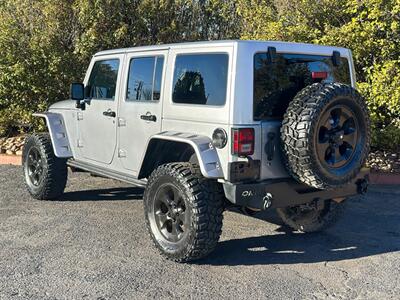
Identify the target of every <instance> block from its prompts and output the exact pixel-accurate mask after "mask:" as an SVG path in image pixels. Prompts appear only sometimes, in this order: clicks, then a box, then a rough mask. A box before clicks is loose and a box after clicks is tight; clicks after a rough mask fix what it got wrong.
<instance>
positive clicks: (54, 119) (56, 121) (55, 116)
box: [33, 112, 73, 158]
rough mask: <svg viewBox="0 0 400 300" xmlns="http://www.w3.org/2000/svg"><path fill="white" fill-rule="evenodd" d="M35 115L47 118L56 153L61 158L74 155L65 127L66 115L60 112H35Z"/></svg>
mask: <svg viewBox="0 0 400 300" xmlns="http://www.w3.org/2000/svg"><path fill="white" fill-rule="evenodd" d="M33 116H35V117H39V118H43V119H45V120H46V125H47V128H48V129H49V133H50V138H51V143H52V145H53V150H54V155H55V156H57V157H60V158H69V157H72V156H73V155H72V150H71V146H70V143H69V140H68V135H67V130H66V128H65V122H64V117H63V116H62V115H61V114H59V113H52V112H44V113H34V114H33Z"/></svg>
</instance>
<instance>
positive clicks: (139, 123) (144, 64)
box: [118, 51, 168, 175]
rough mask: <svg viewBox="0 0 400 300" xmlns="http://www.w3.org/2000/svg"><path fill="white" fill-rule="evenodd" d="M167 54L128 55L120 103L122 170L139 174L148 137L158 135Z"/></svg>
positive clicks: (120, 154) (158, 52)
mask: <svg viewBox="0 0 400 300" xmlns="http://www.w3.org/2000/svg"><path fill="white" fill-rule="evenodd" d="M167 53H168V52H167V51H151V52H146V53H142V54H135V53H132V54H128V55H127V58H126V59H127V68H126V70H125V87H124V89H123V94H124V95H123V97H122V101H121V102H120V109H119V111H120V115H119V120H118V123H119V147H118V156H119V157H120V159H121V162H122V165H123V166H124V168H125V169H128V170H130V171H133V174H134V175H137V173H138V172H139V168H140V164H141V161H142V159H143V156H144V153H145V151H146V146H147V142H148V140H149V139H150V137H151V136H152V135H154V134H157V133H159V132H160V131H161V107H162V103H161V102H162V98H163V92H162V90H163V89H162V85H163V81H164V80H163V77H164V76H163V75H164V73H165V72H164V70H165V67H164V66H165V63H166V59H167Z"/></svg>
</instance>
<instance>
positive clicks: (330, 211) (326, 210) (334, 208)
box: [277, 200, 345, 232]
mask: <svg viewBox="0 0 400 300" xmlns="http://www.w3.org/2000/svg"><path fill="white" fill-rule="evenodd" d="M344 205H345V203H343V202H341V203H337V202H335V201H333V200H325V201H324V202H323V203H321V204H320V205H316V203H309V204H303V205H299V206H294V207H285V208H277V212H278V215H279V216H280V218H281V219H282V221H283V222H284V223H285V224H286V225H288V226H289V227H291V228H292V229H294V230H297V231H301V232H317V231H322V230H325V229H327V228H328V227H330V226H332V225H333V224H335V223H336V221H337V220H338V219H339V217H340V215H341V213H342V212H343V210H344Z"/></svg>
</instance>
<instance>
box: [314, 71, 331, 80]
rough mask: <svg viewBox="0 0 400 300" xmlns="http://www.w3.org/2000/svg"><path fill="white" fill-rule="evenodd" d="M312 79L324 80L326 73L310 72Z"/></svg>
mask: <svg viewBox="0 0 400 300" xmlns="http://www.w3.org/2000/svg"><path fill="white" fill-rule="evenodd" d="M311 77H312V79H326V78H327V77H328V72H311Z"/></svg>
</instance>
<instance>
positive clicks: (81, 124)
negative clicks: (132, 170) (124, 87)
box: [77, 55, 124, 164]
mask: <svg viewBox="0 0 400 300" xmlns="http://www.w3.org/2000/svg"><path fill="white" fill-rule="evenodd" d="M123 58H124V56H123V55H115V56H110V57H108V56H107V57H106V58H99V59H94V60H93V61H92V63H91V72H90V75H89V77H88V78H86V82H85V83H86V84H85V98H86V99H85V102H86V108H85V109H84V110H82V111H79V112H78V116H77V118H78V130H79V140H78V148H79V149H80V154H81V156H82V157H83V158H84V159H87V160H92V161H96V162H100V163H104V164H110V163H111V162H112V159H113V155H114V152H115V148H116V138H117V136H116V130H117V108H118V98H119V96H120V95H119V81H120V80H119V78H120V76H121V74H122V71H121V69H122V65H123Z"/></svg>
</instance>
